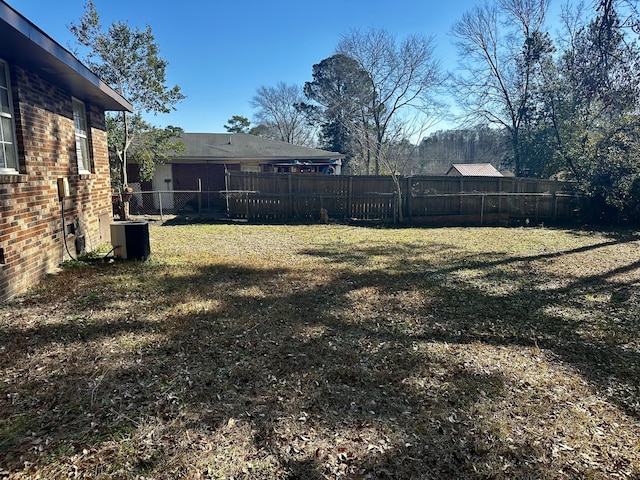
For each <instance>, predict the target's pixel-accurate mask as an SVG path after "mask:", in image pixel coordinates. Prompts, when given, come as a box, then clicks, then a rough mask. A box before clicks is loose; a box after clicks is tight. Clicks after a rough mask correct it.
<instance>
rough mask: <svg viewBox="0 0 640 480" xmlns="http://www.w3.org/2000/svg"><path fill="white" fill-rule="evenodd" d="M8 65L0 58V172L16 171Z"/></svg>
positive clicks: (16, 159) (16, 162)
mask: <svg viewBox="0 0 640 480" xmlns="http://www.w3.org/2000/svg"><path fill="white" fill-rule="evenodd" d="M15 138H16V136H15V130H14V127H13V106H12V104H11V89H10V88H9V67H8V66H7V64H6V63H5V62H3V61H1V60H0V173H5V174H7V173H9V174H11V173H18V157H17V155H16V142H15Z"/></svg>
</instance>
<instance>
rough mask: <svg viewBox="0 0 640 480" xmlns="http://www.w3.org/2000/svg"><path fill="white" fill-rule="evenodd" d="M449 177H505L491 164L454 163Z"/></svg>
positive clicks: (448, 173)
mask: <svg viewBox="0 0 640 480" xmlns="http://www.w3.org/2000/svg"><path fill="white" fill-rule="evenodd" d="M447 175H460V176H463V177H502V176H503V175H502V174H501V173H500V172H499V171H498V170H497V169H496V168H495V167H494V166H493V165H491V164H490V163H454V164H453V165H451V167H450V168H449V170H447Z"/></svg>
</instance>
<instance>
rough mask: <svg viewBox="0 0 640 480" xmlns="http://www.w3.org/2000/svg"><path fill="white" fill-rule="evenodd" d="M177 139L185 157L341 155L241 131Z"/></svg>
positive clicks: (307, 157) (318, 157) (308, 157)
mask: <svg viewBox="0 0 640 480" xmlns="http://www.w3.org/2000/svg"><path fill="white" fill-rule="evenodd" d="M179 140H180V141H181V142H182V143H183V144H184V146H185V151H184V152H183V153H181V154H180V155H178V156H177V157H176V159H178V160H180V159H184V160H207V159H209V160H230V159H234V160H284V159H290V160H322V159H325V160H330V159H339V158H344V155H342V154H341V153H336V152H328V151H326V150H320V149H317V148H309V147H301V146H299V145H293V144H291V143H285V142H279V141H277V140H270V139H268V138H263V137H257V136H255V135H247V134H244V133H183V134H181V135H180V138H179Z"/></svg>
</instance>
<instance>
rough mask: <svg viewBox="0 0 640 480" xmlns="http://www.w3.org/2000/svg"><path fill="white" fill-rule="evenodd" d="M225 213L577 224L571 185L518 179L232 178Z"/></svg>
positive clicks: (577, 204) (577, 200)
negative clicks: (528, 220) (396, 180)
mask: <svg viewBox="0 0 640 480" xmlns="http://www.w3.org/2000/svg"><path fill="white" fill-rule="evenodd" d="M226 181H227V183H226V185H227V189H226V190H225V191H224V192H223V195H224V196H225V197H226V204H227V213H228V215H229V216H230V217H231V218H241V219H248V220H289V219H318V218H320V216H321V210H326V213H327V215H328V216H329V217H330V218H334V219H358V220H379V221H396V220H397V219H398V218H399V216H400V213H402V217H403V218H404V219H408V220H411V221H417V222H427V223H428V222H433V223H442V222H455V223H479V224H483V223H495V222H504V221H508V220H509V219H513V218H517V219H523V220H524V219H530V221H532V222H540V221H551V222H566V221H571V220H575V219H576V216H577V215H578V214H579V213H580V212H581V210H582V209H583V208H584V201H583V200H584V199H582V197H580V196H578V195H576V194H575V193H574V191H573V188H572V185H571V184H569V183H565V182H558V181H554V180H538V179H530V178H512V177H426V176H425V177H402V178H401V179H400V180H399V184H400V190H401V193H398V188H397V185H396V184H395V183H394V181H393V179H392V178H391V177H386V176H339V175H338V176H329V175H301V174H289V175H282V174H264V173H240V172H228V173H227V180H226Z"/></svg>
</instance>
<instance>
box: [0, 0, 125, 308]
mask: <svg viewBox="0 0 640 480" xmlns="http://www.w3.org/2000/svg"><path fill="white" fill-rule="evenodd" d="M107 110H114V111H123V110H126V111H131V110H132V106H131V104H130V103H129V102H127V101H126V100H125V99H124V98H122V97H121V96H120V95H119V94H118V93H117V92H115V91H114V90H112V89H111V88H110V87H109V86H107V85H106V84H105V83H103V82H102V81H101V80H100V79H99V78H97V77H96V75H94V74H93V73H92V72H91V71H90V70H89V69H88V68H86V67H85V66H84V65H83V64H82V63H80V62H79V61H78V60H77V59H76V58H75V57H74V56H73V55H72V54H71V53H69V52H68V51H67V50H66V49H64V48H63V47H62V46H60V45H59V44H58V43H56V42H55V41H54V40H53V39H51V38H50V37H49V36H48V35H47V34H46V33H44V32H43V31H42V30H40V29H39V28H38V27H36V26H35V25H34V24H33V23H31V22H30V21H29V20H27V19H26V18H25V17H23V16H22V15H20V14H19V13H18V12H16V11H15V10H14V9H13V8H12V7H10V6H9V5H7V4H6V3H4V2H2V1H0V301H5V300H7V299H9V298H11V297H13V296H14V295H16V294H19V293H21V292H24V291H25V290H26V288H27V287H28V286H31V285H33V284H34V283H37V282H38V281H39V280H41V279H42V278H43V277H44V276H45V275H46V274H47V273H49V272H51V271H52V270H54V269H55V268H56V267H57V266H58V265H59V264H60V263H61V262H62V261H64V260H66V259H69V258H70V256H71V255H73V256H75V255H77V254H80V253H83V252H85V251H90V250H91V249H93V248H95V247H96V246H98V245H100V244H102V243H106V242H108V241H109V225H110V223H111V219H112V213H111V210H112V207H111V186H110V174H109V159H108V150H107V135H106V127H105V116H104V113H105V111H107ZM59 192H62V193H63V195H64V198H62V200H61V199H60V198H59ZM63 212H64V213H63ZM63 218H64V221H63Z"/></svg>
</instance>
